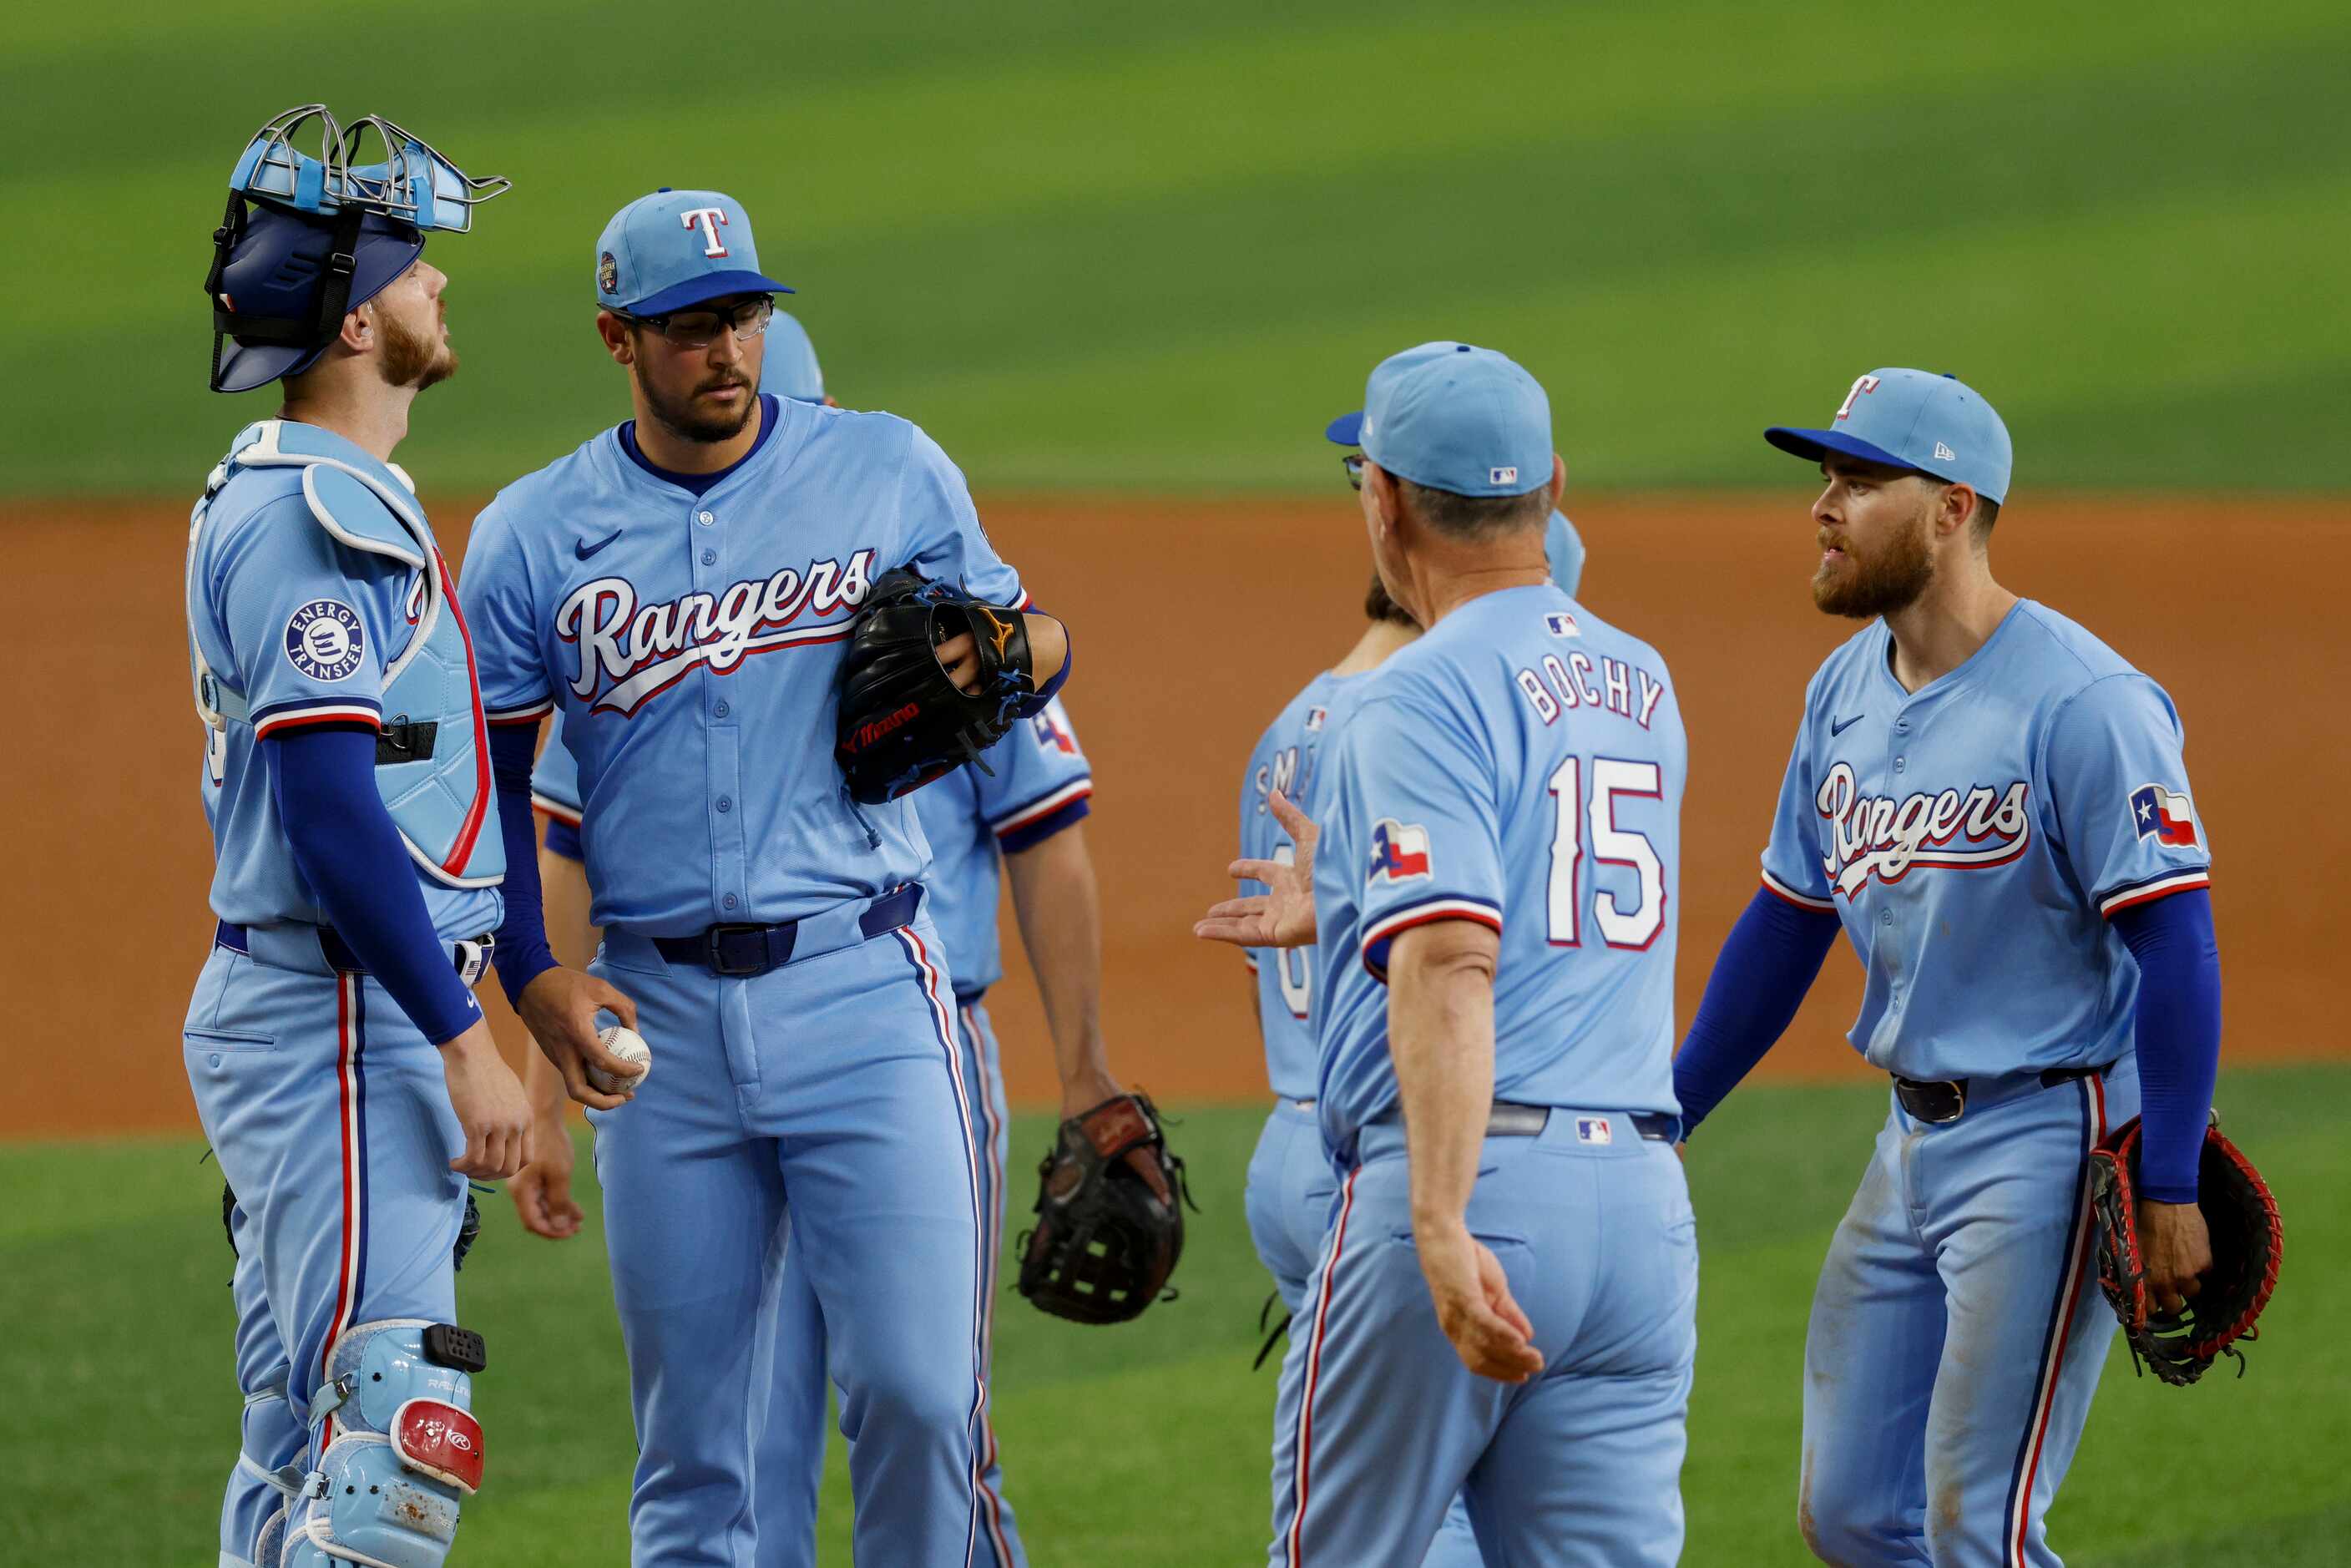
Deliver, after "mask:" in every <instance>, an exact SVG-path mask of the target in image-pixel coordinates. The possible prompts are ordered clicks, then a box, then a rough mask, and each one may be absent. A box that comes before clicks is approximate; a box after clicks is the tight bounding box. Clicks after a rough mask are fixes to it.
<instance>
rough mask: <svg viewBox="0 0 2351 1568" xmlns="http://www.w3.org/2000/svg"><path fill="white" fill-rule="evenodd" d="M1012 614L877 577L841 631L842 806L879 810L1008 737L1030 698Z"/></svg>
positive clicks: (903, 573) (1024, 647)
mask: <svg viewBox="0 0 2351 1568" xmlns="http://www.w3.org/2000/svg"><path fill="white" fill-rule="evenodd" d="M1029 670H1030V659H1029V632H1028V628H1027V626H1026V625H1025V624H1024V622H1023V618H1022V616H1021V615H1020V614H1019V612H1017V611H1014V610H1008V609H1005V608H1002V607H1000V606H998V605H993V604H988V603H985V602H983V601H980V600H977V599H975V598H973V597H972V596H971V595H969V594H967V593H966V592H964V591H962V590H960V589H958V588H956V586H954V585H953V584H951V583H945V582H932V581H930V580H927V579H925V577H924V576H923V575H922V574H921V573H920V572H917V571H915V570H914V569H913V568H911V567H900V568H898V569H897V570H894V571H889V572H884V573H883V576H882V578H881V580H879V581H877V582H876V583H874V584H873V587H872V591H870V592H868V593H867V594H866V596H865V603H864V605H863V607H862V609H860V610H859V612H858V613H857V617H856V619H855V620H854V621H852V622H851V623H850V633H849V655H848V657H847V658H846V659H844V660H843V661H842V662H841V729H840V738H839V742H838V744H837V745H836V746H835V747H834V748H833V756H834V758H835V759H836V760H838V761H839V763H840V764H841V774H842V776H843V777H844V778H846V779H848V780H849V793H850V796H851V798H852V800H859V801H862V802H863V803H864V804H866V805H869V806H872V805H879V804H880V803H881V802H883V801H884V800H896V799H897V798H898V797H900V796H901V795H905V794H908V793H911V792H912V791H914V790H916V789H921V788H922V787H923V786H924V785H925V784H928V783H929V782H930V781H931V780H933V779H936V778H938V777H940V776H941V775H942V774H944V773H946V772H947V771H948V770H949V769H950V768H960V767H962V766H963V765H964V764H965V763H967V762H969V763H973V764H975V765H977V767H978V768H981V769H982V770H983V771H987V772H992V771H993V769H991V768H988V766H987V763H986V762H984V761H982V760H981V759H980V753H982V752H984V751H986V750H987V748H988V747H991V746H993V745H995V744H996V743H997V742H998V741H999V740H1001V739H1003V738H1004V737H1005V736H1006V735H1007V734H1008V733H1009V732H1010V731H1011V728H1012V726H1013V724H1014V723H1015V722H1016V721H1017V720H1018V719H1019V717H1020V711H1021V706H1022V705H1023V703H1024V702H1026V703H1029V706H1034V703H1033V701H1032V700H1031V699H1032V698H1033V695H1034V691H1035V688H1034V687H1033V686H1032V685H1031V684H1030V679H1029Z"/></svg>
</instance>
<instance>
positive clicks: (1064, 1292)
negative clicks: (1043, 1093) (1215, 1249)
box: [1019, 1094, 1192, 1323]
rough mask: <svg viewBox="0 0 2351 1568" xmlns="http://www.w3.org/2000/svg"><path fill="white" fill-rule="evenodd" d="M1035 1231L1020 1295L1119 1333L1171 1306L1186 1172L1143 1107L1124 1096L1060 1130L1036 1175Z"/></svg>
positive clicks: (1141, 1100) (1143, 1102)
mask: <svg viewBox="0 0 2351 1568" xmlns="http://www.w3.org/2000/svg"><path fill="white" fill-rule="evenodd" d="M1037 1174H1038V1176H1040V1178H1041V1180H1042V1182H1043V1186H1042V1187H1041V1189H1040V1191H1039V1192H1038V1194H1037V1227H1036V1228H1035V1229H1033V1230H1031V1231H1029V1233H1028V1234H1027V1235H1026V1236H1023V1237H1022V1238H1021V1239H1020V1243H1019V1245H1020V1249H1021V1257H1020V1293H1021V1294H1022V1295H1024V1296H1026V1297H1028V1298H1029V1301H1032V1302H1034V1303H1035V1304H1036V1305H1037V1306H1038V1307H1039V1308H1040V1310H1042V1311H1044V1312H1050V1313H1052V1314H1053V1315H1054V1316H1055V1317H1058V1318H1068V1319H1069V1320H1070V1321H1071V1322H1081V1323H1123V1322H1127V1321H1128V1320H1129V1319H1131V1318H1135V1317H1140V1316H1141V1315H1142V1313H1143V1310H1144V1308H1145V1307H1147V1306H1149V1305H1150V1304H1151V1303H1152V1302H1154V1301H1157V1300H1159V1299H1160V1295H1161V1292H1162V1291H1165V1292H1166V1293H1167V1294H1168V1295H1169V1296H1171V1297H1172V1296H1173V1295H1174V1294H1175V1292H1174V1291H1170V1290H1168V1289H1167V1277H1168V1276H1169V1275H1170V1274H1173V1273H1174V1272H1175V1260H1177V1259H1179V1258H1181V1257H1182V1256H1183V1255H1184V1207H1183V1206H1184V1205H1186V1204H1188V1203H1190V1202H1191V1201H1192V1195H1191V1193H1190V1191H1189V1190H1188V1188H1187V1187H1186V1183H1185V1180H1184V1162H1183V1161H1182V1160H1180V1159H1178V1158H1176V1157H1175V1155H1173V1154H1170V1153H1169V1152H1168V1149H1167V1135H1166V1134H1165V1133H1164V1132H1162V1131H1161V1130H1160V1126H1159V1113H1158V1112H1157V1110H1156V1109H1155V1107H1154V1106H1153V1105H1152V1103H1151V1101H1150V1099H1149V1097H1147V1096H1145V1095H1142V1094H1122V1095H1120V1096H1119V1097H1118V1098H1117V1099H1115V1100H1105V1101H1103V1102H1102V1103H1101V1104H1099V1105H1097V1106H1095V1107H1094V1108H1093V1109H1092V1110H1091V1111H1089V1112H1087V1113H1085V1114H1084V1115H1082V1116H1073V1117H1071V1119H1070V1120H1068V1121H1066V1122H1064V1123H1062V1124H1061V1136H1060V1138H1059V1139H1058V1140H1057V1141H1056V1142H1055V1144H1054V1145H1053V1147H1051V1148H1050V1149H1048V1150H1046V1151H1045V1159H1044V1162H1043V1163H1042V1164H1041V1165H1040V1166H1038V1167H1037Z"/></svg>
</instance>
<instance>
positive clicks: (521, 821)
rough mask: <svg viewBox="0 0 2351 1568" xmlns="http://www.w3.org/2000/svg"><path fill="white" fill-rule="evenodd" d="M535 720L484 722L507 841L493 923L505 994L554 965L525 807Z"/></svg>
mask: <svg viewBox="0 0 2351 1568" xmlns="http://www.w3.org/2000/svg"><path fill="white" fill-rule="evenodd" d="M537 751H538V722H537V721H536V720H533V721H532V722H530V723H528V724H494V725H492V726H490V781H491V783H492V784H494V785H495V786H496V789H497V792H498V832H499V833H500V834H501V835H502V836H503V837H504V839H505V841H506V846H507V883H506V894H507V923H506V924H505V925H501V926H499V927H498V950H497V955H496V960H495V961H496V964H497V967H498V984H499V985H500V986H502V987H504V988H505V989H506V993H507V1000H508V1001H509V1002H511V1001H514V1000H515V999H516V998H519V997H520V996H521V995H522V988H524V987H525V986H528V985H529V984H530V983H531V981H533V980H534V979H537V978H538V977H539V976H540V975H542V974H545V973H546V972H547V971H548V970H549V969H552V968H554V967H556V965H555V954H554V952H553V951H552V950H551V949H550V948H549V946H548V945H547V909H546V906H545V905H544V904H542V903H541V902H540V894H539V889H538V844H537V843H536V842H535V841H534V840H535V838H536V834H535V833H534V832H533V831H532V827H531V822H532V817H531V810H530V767H531V763H532V762H533V761H534V760H535V754H536V753H537Z"/></svg>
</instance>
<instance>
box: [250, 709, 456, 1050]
mask: <svg viewBox="0 0 2351 1568" xmlns="http://www.w3.org/2000/svg"><path fill="white" fill-rule="evenodd" d="M262 754H263V755H264V756H265V757H266V758H268V766H269V788H270V791H271V793H272V795H273V796H274V797H275V798H276V800H277V815H278V819H279V821H282V822H284V824H285V826H286V842H287V848H288V849H289V850H291V851H292V852H293V855H294V864H295V865H296V866H297V867H298V869H299V870H300V871H301V873H302V880H303V881H305V882H307V883H309V884H310V891H311V892H312V893H313V894H317V895H318V900H319V908H320V909H321V910H322V911H324V912H325V914H326V916H327V920H328V923H329V925H332V926H333V927H334V928H335V932H336V935H338V936H340V937H342V939H343V942H344V945H345V946H348V947H350V950H351V951H352V953H354V954H355V955H357V956H358V957H359V960H360V963H362V964H364V965H366V966H367V970H368V973H369V974H371V975H372V976H374V977H375V978H376V980H377V982H378V983H379V984H381V986H382V987H383V988H384V989H385V990H386V991H388V992H389V993H391V996H392V1000H393V1001H395V1002H398V1003H399V1004H400V1008H401V1010H402V1012H405V1013H406V1014H407V1015H408V1017H409V1020H410V1021H411V1022H413V1023H414V1024H415V1025H416V1027H417V1028H418V1029H419V1030H422V1031H423V1035H424V1038H425V1039H426V1040H431V1041H432V1042H433V1043H434V1045H445V1044H447V1043H448V1042H449V1041H450V1040H455V1039H456V1038H457V1037H458V1036H459V1035H461V1034H463V1033H465V1030H468V1029H471V1028H472V1027H473V1026H474V1025H475V1024H477V1023H479V1022H480V1021H481V1019H482V1009H481V1004H480V1003H478V1002H476V1001H475V1000H474V994H473V993H472V992H471V991H469V990H467V989H466V988H465V982H464V981H463V980H460V979H459V978H458V977H457V970H456V966H455V962H454V961H453V959H452V957H451V955H450V952H449V945H448V944H447V943H445V942H444V941H442V940H441V936H440V934H439V933H438V932H436V931H434V929H433V917H432V915H430V914H429V913H427V912H426V910H425V907H424V894H423V889H421V888H419V887H418V886H417V885H416V869H415V865H414V862H412V861H411V860H410V859H409V855H408V847H407V846H406V845H405V844H403V843H402V842H401V841H400V830H399V829H397V828H395V827H393V826H392V814H391V813H390V812H389V811H387V810H384V805H383V797H382V796H381V795H379V794H378V793H377V792H376V787H375V731H374V730H373V729H372V728H361V727H358V726H355V725H332V726H312V727H304V728H298V729H287V730H281V731H279V732H278V733H277V734H276V735H273V736H271V737H269V738H268V739H267V740H265V741H264V742H262Z"/></svg>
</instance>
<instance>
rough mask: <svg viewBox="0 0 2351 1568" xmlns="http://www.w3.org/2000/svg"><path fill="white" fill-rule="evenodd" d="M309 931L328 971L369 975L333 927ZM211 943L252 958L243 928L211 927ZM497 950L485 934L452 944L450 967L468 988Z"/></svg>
mask: <svg viewBox="0 0 2351 1568" xmlns="http://www.w3.org/2000/svg"><path fill="white" fill-rule="evenodd" d="M311 929H312V930H315V931H316V932H318V934H319V956H320V957H322V958H324V959H326V961H327V967H329V968H331V969H334V970H336V971H337V972H338V973H340V974H345V975H364V974H366V973H367V972H368V967H367V966H366V965H365V964H363V963H361V962H360V956H359V955H358V954H357V953H354V952H352V951H351V945H350V943H348V942H346V941H344V940H343V939H342V937H341V936H340V934H338V933H337V932H336V930H335V928H334V927H333V926H331V925H318V926H313V927H311ZM213 942H214V945H215V946H222V947H225V948H227V949H228V950H229V951H230V952H232V953H242V954H244V955H245V956H247V957H251V956H253V939H252V938H251V937H250V936H247V935H246V928H245V927H244V926H242V925H230V924H229V923H228V922H227V921H225V920H224V921H221V922H220V923H219V924H218V925H215V926H214V927H213ZM497 946H498V939H497V937H496V936H494V935H492V934H490V933H488V932H484V933H483V934H482V935H481V936H475V937H472V938H470V939H467V940H462V941H457V942H452V943H451V944H450V945H449V962H450V965H451V966H452V967H454V968H455V969H456V971H457V974H458V977H460V978H461V979H463V980H464V981H465V984H466V985H467V986H468V987H470V986H472V985H473V984H474V983H475V981H476V980H479V979H480V978H481V977H483V976H484V975H486V974H487V973H488V972H489V967H490V956H491V954H493V953H494V952H496V949H497Z"/></svg>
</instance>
